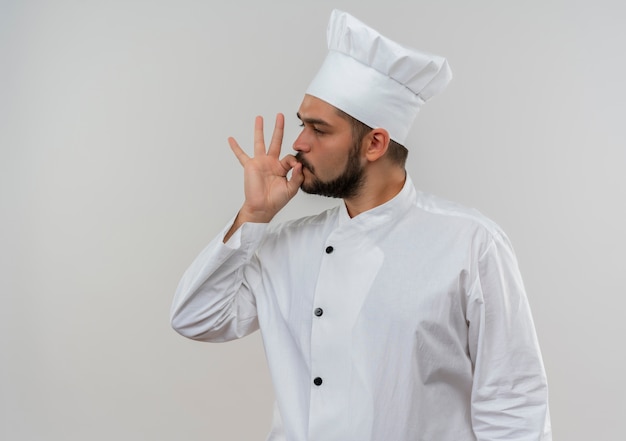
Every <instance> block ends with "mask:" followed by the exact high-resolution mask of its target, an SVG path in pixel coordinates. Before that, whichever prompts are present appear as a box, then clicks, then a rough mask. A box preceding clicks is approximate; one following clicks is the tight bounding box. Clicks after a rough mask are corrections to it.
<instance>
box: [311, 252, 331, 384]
mask: <svg viewBox="0 0 626 441" xmlns="http://www.w3.org/2000/svg"><path fill="white" fill-rule="evenodd" d="M334 250H335V249H334V248H333V247H332V246H330V245H329V246H327V247H326V254H330V253H332V252H333V251H334ZM313 314H315V316H316V317H321V316H322V315H323V314H324V310H323V309H322V308H315V311H313ZM322 383H323V380H322V377H315V378H314V379H313V384H314V385H316V386H321V385H322Z"/></svg>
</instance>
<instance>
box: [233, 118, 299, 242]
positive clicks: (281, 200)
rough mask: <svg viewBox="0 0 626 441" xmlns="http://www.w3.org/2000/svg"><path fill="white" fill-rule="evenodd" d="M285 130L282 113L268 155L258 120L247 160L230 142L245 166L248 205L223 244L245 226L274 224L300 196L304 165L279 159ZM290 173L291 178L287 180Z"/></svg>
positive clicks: (293, 158)
mask: <svg viewBox="0 0 626 441" xmlns="http://www.w3.org/2000/svg"><path fill="white" fill-rule="evenodd" d="M284 128H285V117H284V115H283V114H282V113H279V114H278V115H276V125H275V126H274V132H273V134H272V140H271V141H270V146H269V149H267V151H266V148H265V138H264V135H263V118H262V117H260V116H257V117H256V120H255V122H254V156H253V157H250V156H248V155H247V154H246V152H244V151H243V149H242V148H241V147H240V146H239V144H238V143H237V141H235V139H234V138H228V143H229V144H230V148H231V149H232V151H233V153H234V154H235V156H237V159H238V160H239V163H240V164H241V165H242V166H243V170H244V193H245V201H244V203H243V206H242V207H241V210H239V214H238V215H237V218H236V219H235V222H234V223H233V226H232V227H231V229H230V230H229V231H228V233H227V234H226V236H225V237H224V242H227V241H228V239H229V238H230V236H232V234H233V233H234V232H235V231H237V229H238V228H239V227H240V226H241V225H243V224H244V223H245V222H256V223H266V222H269V221H271V220H272V218H273V217H274V216H275V215H276V213H278V212H279V211H280V210H281V209H282V208H283V207H284V206H285V205H287V202H289V201H290V200H291V198H293V197H294V196H295V195H296V193H297V192H298V188H300V185H301V184H302V181H303V180H304V175H303V174H302V164H300V163H299V162H298V161H297V160H296V157H295V156H293V155H286V156H285V157H284V158H282V159H280V150H281V146H282V142H283V132H284ZM290 170H291V178H290V179H287V173H289V171H290Z"/></svg>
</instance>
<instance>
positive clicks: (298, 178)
mask: <svg viewBox="0 0 626 441" xmlns="http://www.w3.org/2000/svg"><path fill="white" fill-rule="evenodd" d="M280 163H281V165H282V166H283V168H284V169H285V171H286V172H288V171H289V170H291V179H289V181H287V186H288V187H289V193H290V194H292V195H294V194H295V193H296V192H297V191H298V188H300V185H302V182H304V174H303V173H302V164H301V163H300V162H299V161H298V160H297V159H296V157H295V156H293V155H287V156H285V157H284V158H283V159H281V161H280Z"/></svg>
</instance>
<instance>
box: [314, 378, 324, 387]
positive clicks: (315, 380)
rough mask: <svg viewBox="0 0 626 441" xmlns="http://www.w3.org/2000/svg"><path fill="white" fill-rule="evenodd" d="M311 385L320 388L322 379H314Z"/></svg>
mask: <svg viewBox="0 0 626 441" xmlns="http://www.w3.org/2000/svg"><path fill="white" fill-rule="evenodd" d="M313 384H314V385H316V386H321V385H322V379H321V378H320V377H315V379H314V380H313Z"/></svg>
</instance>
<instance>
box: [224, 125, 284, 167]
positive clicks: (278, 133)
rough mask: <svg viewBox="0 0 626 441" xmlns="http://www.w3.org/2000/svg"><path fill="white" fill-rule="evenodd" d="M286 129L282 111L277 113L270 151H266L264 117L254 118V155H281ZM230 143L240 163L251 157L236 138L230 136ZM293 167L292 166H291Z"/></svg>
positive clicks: (242, 163)
mask: <svg viewBox="0 0 626 441" xmlns="http://www.w3.org/2000/svg"><path fill="white" fill-rule="evenodd" d="M284 131H285V116H284V115H283V114H282V113H279V114H277V115H276V123H275V124H274V132H273V133H272V139H271V141H270V146H269V149H268V151H267V152H266V151H265V138H264V133H263V117H262V116H257V117H256V118H255V120H254V156H265V155H272V156H274V157H276V158H278V157H279V155H280V149H281V146H282V143H283V134H284ZM228 144H229V145H230V148H231V150H232V151H233V153H234V154H235V156H237V159H238V160H239V163H240V164H241V165H244V163H245V162H247V161H248V160H249V159H250V157H249V156H248V155H247V154H246V153H245V152H244V151H243V149H242V148H241V147H240V146H239V144H238V143H237V141H235V139H234V138H232V137H230V138H228ZM290 168H291V167H290Z"/></svg>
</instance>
